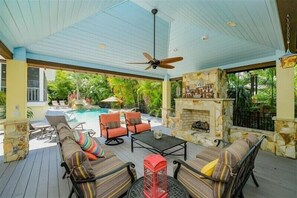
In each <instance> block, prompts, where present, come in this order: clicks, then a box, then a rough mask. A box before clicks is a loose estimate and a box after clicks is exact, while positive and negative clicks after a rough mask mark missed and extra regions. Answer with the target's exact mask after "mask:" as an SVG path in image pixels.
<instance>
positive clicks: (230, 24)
mask: <svg viewBox="0 0 297 198" xmlns="http://www.w3.org/2000/svg"><path fill="white" fill-rule="evenodd" d="M227 25H228V26H229V27H235V26H237V23H235V22H234V21H228V22H227Z"/></svg>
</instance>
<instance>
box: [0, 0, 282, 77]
mask: <svg viewBox="0 0 297 198" xmlns="http://www.w3.org/2000/svg"><path fill="white" fill-rule="evenodd" d="M152 8H157V9H158V10H159V13H158V14H157V18H156V58H159V59H162V58H166V57H172V56H183V57H184V60H183V61H182V62H178V63H174V65H175V66H176V68H175V69H172V70H165V69H160V68H157V69H156V70H148V71H144V68H145V65H128V64H126V62H133V61H144V57H143V55H142V52H148V53H150V54H153V16H152V14H151V12H150V11H151V9H152ZM228 21H234V22H236V24H237V26H235V27H230V26H228V25H227V22H228ZM0 27H1V28H0V39H1V40H3V41H4V43H5V44H6V45H7V46H8V47H9V48H10V49H13V48H15V47H25V48H26V50H27V53H28V54H27V55H28V58H34V59H42V60H48V61H49V60H55V61H57V62H64V63H72V64H77V65H82V66H87V67H94V68H100V69H106V70H112V71H121V72H123V71H124V72H125V71H126V72H128V73H134V74H140V75H147V76H154V77H160V78H162V77H163V76H164V75H165V74H169V75H170V76H171V77H177V76H181V75H182V74H183V73H185V72H191V71H197V70H201V69H206V68H211V67H223V68H227V67H231V66H232V67H235V66H240V65H241V64H242V63H245V64H246V63H257V62H259V61H260V60H267V61H271V60H275V51H276V50H284V43H283V40H282V33H281V27H280V22H279V17H278V12H277V7H276V2H275V0H270V1H268V0H208V1H206V0H172V1H168V0H167V1H165V0H131V1H125V0H0ZM204 35H207V36H208V40H202V39H201V38H202V36H204ZM100 44H104V45H105V46H106V47H105V48H104V49H102V48H100V47H99V45H100Z"/></svg>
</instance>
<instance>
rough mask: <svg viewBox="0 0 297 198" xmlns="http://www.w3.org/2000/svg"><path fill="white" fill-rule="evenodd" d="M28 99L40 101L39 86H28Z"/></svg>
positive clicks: (29, 100)
mask: <svg viewBox="0 0 297 198" xmlns="http://www.w3.org/2000/svg"><path fill="white" fill-rule="evenodd" d="M27 100H28V102H32V101H39V88H36V87H28V92H27Z"/></svg>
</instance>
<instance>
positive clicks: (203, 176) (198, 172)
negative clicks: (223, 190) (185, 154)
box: [173, 159, 227, 183]
mask: <svg viewBox="0 0 297 198" xmlns="http://www.w3.org/2000/svg"><path fill="white" fill-rule="evenodd" d="M173 164H177V168H176V170H175V172H174V178H175V179H177V174H178V171H179V169H180V167H181V165H182V166H184V167H186V168H187V169H189V170H190V171H192V172H194V173H196V174H198V175H200V176H201V177H200V178H201V179H209V180H212V181H214V182H223V183H226V182H227V181H224V180H219V179H216V178H213V177H210V176H207V175H205V174H203V173H201V172H200V171H198V170H196V169H194V168H193V167H191V166H190V165H189V164H187V163H186V162H184V161H182V160H180V159H177V160H174V161H173Z"/></svg>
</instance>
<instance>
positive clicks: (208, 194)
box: [175, 158, 214, 198]
mask: <svg viewBox="0 0 297 198" xmlns="http://www.w3.org/2000/svg"><path fill="white" fill-rule="evenodd" d="M207 163H208V162H207V161H204V160H202V159H200V158H196V159H194V160H189V161H187V164H189V165H190V166H191V167H193V168H194V169H196V170H201V168H202V167H203V166H205V165H206V164H207ZM175 168H176V167H175ZM177 179H178V181H179V182H181V183H182V184H183V185H184V186H185V187H186V188H187V191H188V192H189V194H190V195H191V197H195V198H196V197H197V198H198V197H199V198H213V197H214V195H213V183H214V182H213V181H211V180H208V179H203V178H202V177H201V175H198V174H196V173H194V172H192V171H191V170H189V169H187V168H185V167H184V166H181V167H180V171H179V172H178V174H177Z"/></svg>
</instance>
